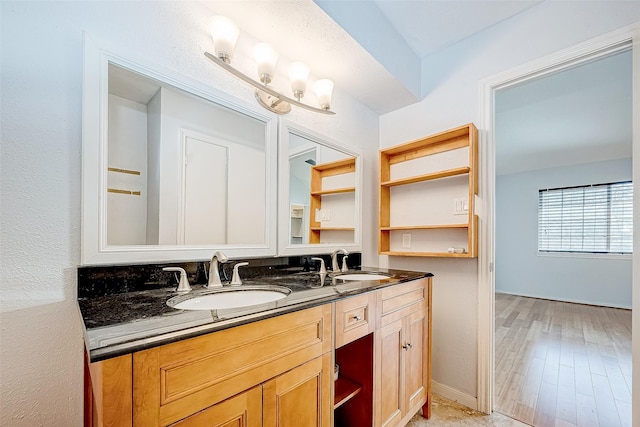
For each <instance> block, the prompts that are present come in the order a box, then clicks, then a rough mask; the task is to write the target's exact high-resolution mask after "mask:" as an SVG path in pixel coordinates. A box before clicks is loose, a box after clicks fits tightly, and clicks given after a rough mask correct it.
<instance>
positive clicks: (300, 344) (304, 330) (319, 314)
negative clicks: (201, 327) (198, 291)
mask: <svg viewBox="0 0 640 427" xmlns="http://www.w3.org/2000/svg"><path fill="white" fill-rule="evenodd" d="M331 319H332V305H331V304H327V305H324V306H320V307H314V308H310V309H307V310H303V311H299V312H295V313H289V314H285V315H281V316H277V317H274V318H271V319H267V320H262V321H259V322H254V323H251V324H247V325H242V326H237V327H234V328H231V329H227V330H223V331H219V332H214V333H211V334H208V335H204V336H201V337H196V338H192V339H188V340H184V341H179V342H176V343H173V344H168V345H165V346H161V347H157V348H153V349H149V350H144V351H140V352H137V353H135V354H134V360H133V370H134V384H133V386H134V424H135V425H167V424H170V423H173V422H176V421H178V420H180V419H183V418H185V417H186V416H189V415H191V414H193V413H195V412H197V411H200V410H202V409H204V408H207V407H209V406H211V405H212V404H215V403H217V402H220V401H222V400H224V399H227V398H229V397H231V396H233V395H235V394H238V393H240V392H242V391H244V390H247V389H249V388H251V387H253V386H255V385H257V384H260V383H262V382H264V381H266V380H268V379H270V378H272V377H273V376H275V375H279V374H280V373H282V372H285V371H288V370H289V369H292V368H294V367H296V366H298V365H300V364H302V363H304V362H306V361H308V360H311V359H313V358H315V357H318V356H320V355H322V354H324V353H326V352H329V351H331V348H332V342H333V340H332V338H333V336H332V327H331Z"/></svg>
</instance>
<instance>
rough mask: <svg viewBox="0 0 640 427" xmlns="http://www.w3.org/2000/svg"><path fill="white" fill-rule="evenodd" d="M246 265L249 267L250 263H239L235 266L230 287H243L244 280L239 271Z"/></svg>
mask: <svg viewBox="0 0 640 427" xmlns="http://www.w3.org/2000/svg"><path fill="white" fill-rule="evenodd" d="M245 265H249V263H248V262H239V263H237V264H235V265H234V266H233V276H232V277H231V283H230V285H233V286H237V285H242V279H240V273H239V272H238V269H239V268H240V267H243V266H245Z"/></svg>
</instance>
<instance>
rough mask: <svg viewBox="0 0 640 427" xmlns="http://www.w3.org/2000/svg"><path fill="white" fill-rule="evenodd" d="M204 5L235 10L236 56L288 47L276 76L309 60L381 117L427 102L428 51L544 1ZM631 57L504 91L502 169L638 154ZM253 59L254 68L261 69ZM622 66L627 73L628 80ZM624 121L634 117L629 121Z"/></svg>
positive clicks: (249, 0) (315, 0) (220, 0)
mask: <svg viewBox="0 0 640 427" xmlns="http://www.w3.org/2000/svg"><path fill="white" fill-rule="evenodd" d="M547 1H549V0H547ZM202 3H204V4H205V5H206V6H207V7H208V8H209V9H210V10H211V11H212V12H213V13H212V14H214V13H215V14H223V15H227V16H229V17H230V18H231V19H233V20H234V21H235V22H236V23H237V24H238V25H239V27H240V28H241V30H242V32H241V37H240V39H239V41H238V48H237V51H238V52H237V53H238V54H240V55H238V56H245V57H247V58H252V56H253V55H252V53H251V49H252V46H253V44H255V42H257V41H266V42H268V43H271V44H272V45H273V46H274V47H276V50H277V51H278V52H279V53H280V59H279V61H278V70H277V74H280V75H286V74H287V72H286V67H287V66H288V64H289V63H290V62H291V61H293V60H300V61H303V62H306V63H307V64H308V65H309V66H310V68H311V70H312V75H311V76H310V78H311V79H312V80H313V79H317V78H324V77H326V78H330V79H332V80H334V81H335V82H336V89H335V92H336V93H340V92H343V93H347V94H349V95H350V96H351V97H353V98H355V99H357V100H358V101H360V102H361V103H362V104H363V105H365V106H367V107H368V108H369V109H371V110H372V111H373V112H375V113H377V114H379V115H383V114H386V113H389V112H391V111H395V110H398V109H400V108H403V107H406V106H409V105H412V104H415V103H418V102H420V101H421V100H422V98H423V93H424V91H423V87H426V86H427V85H428V84H429V82H424V81H422V79H423V78H425V77H424V76H425V75H426V73H423V72H422V67H423V64H425V63H428V59H429V57H430V56H432V55H435V54H437V53H439V52H441V51H443V50H446V49H448V48H449V47H451V46H454V45H455V44H456V43H458V42H461V41H463V40H466V39H469V38H473V37H474V36H476V35H479V34H480V33H481V32H483V31H484V30H486V29H488V28H490V27H493V26H495V25H500V23H502V22H504V21H506V20H509V19H510V18H512V17H514V16H515V15H517V14H526V13H529V10H530V9H532V8H536V6H538V5H539V4H540V3H542V1H538V0H504V1H502V0H501V1H495V0H455V1H443V0H419V1H416V0H367V1H365V0H339V1H338V0H242V1H238V0H202ZM627 60H628V59H627ZM627 60H625V59H622V58H617V59H613V58H611V60H607V61H603V62H602V63H600V64H598V65H596V64H593V66H583V67H579V68H576V69H574V70H571V71H567V72H566V73H561V74H558V75H553V76H549V77H547V79H548V80H547V79H545V80H541V81H536V82H529V83H528V84H526V85H523V86H519V87H513V88H509V89H504V90H503V91H501V92H500V93H499V99H500V100H501V101H500V102H499V103H498V104H497V107H498V108H500V109H501V110H500V111H498V112H497V113H498V118H499V119H500V124H501V129H499V130H498V135H497V137H498V138H499V144H500V145H499V147H498V152H497V153H498V168H499V171H498V172H499V173H511V172H514V171H518V170H524V169H532V168H535V167H539V166H540V165H546V166H545V167H550V166H553V164H552V163H554V162H560V161H562V162H568V163H580V162H588V161H593V159H604V158H615V157H624V156H625V155H630V144H631V142H630V141H631V139H630V134H629V132H630V124H629V125H628V126H627V123H631V122H630V120H631V117H630V114H631V113H630V109H629V110H625V111H626V112H625V111H623V109H624V108H626V106H628V105H630V104H629V102H630V101H629V99H630V98H629V94H630V93H631V89H630V82H631V79H630V77H629V78H628V79H627V78H626V76H630V70H631V68H630V63H629V64H627V63H626V61H627ZM234 61H236V58H235V57H234ZM251 61H252V59H251V60H249V61H248V62H247V64H246V66H247V67H252V66H253V65H252V64H250V62H251ZM240 65H242V64H240ZM248 69H249V70H250V68H248ZM245 71H246V70H245ZM619 73H622V74H624V73H628V74H625V78H622V77H623V76H621V75H620V74H619ZM275 83H276V82H274V84H275ZM616 97H617V98H616ZM614 98H615V99H614ZM605 106H606V107H605ZM623 118H624V120H627V118H628V120H629V121H628V122H626V121H625V122H624V123H622V122H623V120H622V119H623ZM502 126H504V127H502ZM623 140H624V141H626V142H622V141H623ZM625 144H627V145H626V146H625ZM561 147H565V148H561ZM625 147H626V148H625ZM503 150H504V152H503ZM623 153H627V154H623ZM518 156H519V157H518Z"/></svg>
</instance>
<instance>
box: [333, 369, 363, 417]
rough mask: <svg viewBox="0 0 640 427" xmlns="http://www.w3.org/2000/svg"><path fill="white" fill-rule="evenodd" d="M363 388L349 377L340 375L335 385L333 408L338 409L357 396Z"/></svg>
mask: <svg viewBox="0 0 640 427" xmlns="http://www.w3.org/2000/svg"><path fill="white" fill-rule="evenodd" d="M360 390H362V386H361V385H360V384H358V383H356V382H354V381H351V380H350V379H349V378H345V377H338V379H337V380H336V381H335V385H334V399H333V409H338V408H339V407H340V406H342V405H343V404H345V403H347V402H348V401H349V400H351V398H353V397H355V396H356V395H357V394H358V393H360Z"/></svg>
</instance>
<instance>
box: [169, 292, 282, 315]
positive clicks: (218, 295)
mask: <svg viewBox="0 0 640 427" xmlns="http://www.w3.org/2000/svg"><path fill="white" fill-rule="evenodd" d="M290 292H291V291H290V290H289V289H286V288H278V289H242V288H239V289H224V290H220V291H217V292H213V293H210V294H204V295H197V296H193V297H191V298H188V297H187V298H185V297H184V296H182V297H177V298H172V299H171V300H169V301H167V305H169V306H170V307H173V308H175V309H178V310H222V309H225V308H238V307H247V306H250V305H259V304H266V303H270V302H274V301H278V300H280V299H283V298H285V297H286V296H287V295H289V293H290Z"/></svg>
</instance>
